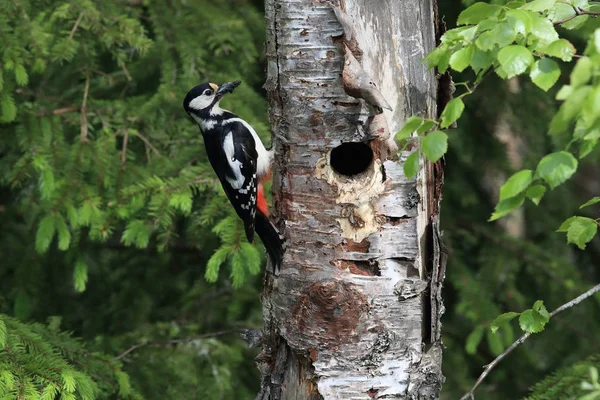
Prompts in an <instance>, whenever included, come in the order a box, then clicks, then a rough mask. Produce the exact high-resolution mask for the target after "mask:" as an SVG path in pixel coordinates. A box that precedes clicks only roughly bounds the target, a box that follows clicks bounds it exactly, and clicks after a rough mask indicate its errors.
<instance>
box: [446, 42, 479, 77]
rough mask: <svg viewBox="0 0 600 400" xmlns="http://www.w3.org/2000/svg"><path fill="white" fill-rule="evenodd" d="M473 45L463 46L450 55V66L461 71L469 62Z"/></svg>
mask: <svg viewBox="0 0 600 400" xmlns="http://www.w3.org/2000/svg"><path fill="white" fill-rule="evenodd" d="M473 50H474V46H472V45H469V46H467V47H464V48H462V49H460V50H458V51H457V52H455V53H454V54H452V56H450V67H451V68H452V69H453V70H455V71H458V72H462V71H464V70H465V68H467V67H468V66H469V64H471V59H472V58H473Z"/></svg>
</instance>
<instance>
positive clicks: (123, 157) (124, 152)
mask: <svg viewBox="0 0 600 400" xmlns="http://www.w3.org/2000/svg"><path fill="white" fill-rule="evenodd" d="M128 140H129V133H126V134H125V135H124V136H123V148H122V149H121V168H125V161H127V141H128Z"/></svg>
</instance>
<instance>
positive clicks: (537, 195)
mask: <svg viewBox="0 0 600 400" xmlns="http://www.w3.org/2000/svg"><path fill="white" fill-rule="evenodd" d="M545 193H546V187H545V186H543V185H533V186H531V187H530V188H529V189H527V192H526V193H525V196H527V198H528V199H530V200H531V201H532V202H533V204H535V205H536V206H537V205H539V204H540V201H541V200H542V197H544V194H545Z"/></svg>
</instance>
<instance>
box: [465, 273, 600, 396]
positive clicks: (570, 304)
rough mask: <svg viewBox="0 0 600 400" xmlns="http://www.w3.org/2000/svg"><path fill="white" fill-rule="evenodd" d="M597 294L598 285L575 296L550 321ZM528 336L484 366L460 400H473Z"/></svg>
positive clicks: (551, 315)
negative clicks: (476, 392)
mask: <svg viewBox="0 0 600 400" xmlns="http://www.w3.org/2000/svg"><path fill="white" fill-rule="evenodd" d="M597 292H600V284H598V285H596V286H594V287H593V288H591V289H590V290H588V291H587V292H585V293H583V294H581V295H579V296H577V297H576V298H574V299H573V300H571V301H568V302H566V303H565V304H563V305H562V306H560V307H558V308H557V309H556V310H554V311H552V312H551V313H550V319H552V318H553V317H554V316H556V315H558V314H559V313H561V312H563V311H564V310H566V309H568V308H571V307H573V306H576V305H577V304H579V303H581V302H582V301H583V300H585V299H587V298H588V297H590V296H593V295H594V294H595V293H597ZM529 336H531V333H530V332H527V333H525V334H524V335H522V336H521V337H520V338H518V339H517V340H515V341H514V342H513V344H511V345H510V346H509V347H508V348H507V349H506V350H504V352H503V353H502V354H500V355H499V356H498V357H496V358H495V359H494V360H493V361H492V362H491V363H489V364H487V365H486V366H484V367H483V372H482V373H481V375H479V378H477V381H476V382H475V384H474V385H473V387H472V388H471V390H469V391H468V392H467V393H465V394H464V395H463V396H462V397H461V398H460V400H468V399H471V400H473V399H475V390H476V389H477V388H478V387H479V385H481V383H482V382H483V380H484V379H485V378H486V377H487V376H488V375H489V373H490V372H491V371H492V370H493V369H494V368H495V367H496V366H497V365H498V364H499V363H500V361H502V360H503V359H504V358H505V357H506V356H508V355H509V354H510V353H512V352H513V350H514V349H516V348H517V347H519V345H521V344H523V342H525V341H526V340H527V339H528V338H529Z"/></svg>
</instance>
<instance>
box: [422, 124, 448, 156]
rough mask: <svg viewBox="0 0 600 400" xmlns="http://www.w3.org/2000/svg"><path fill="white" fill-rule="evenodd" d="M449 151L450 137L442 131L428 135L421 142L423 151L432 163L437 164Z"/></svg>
mask: <svg viewBox="0 0 600 400" xmlns="http://www.w3.org/2000/svg"><path fill="white" fill-rule="evenodd" d="M447 150H448V135H446V134H445V133H444V132H442V131H433V132H430V133H428V134H427V135H426V136H425V137H423V140H422V141H421V151H422V152H423V154H424V155H425V157H427V159H428V160H429V161H431V162H436V161H437V160H439V159H440V158H442V156H443V155H444V154H446V151H447Z"/></svg>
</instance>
